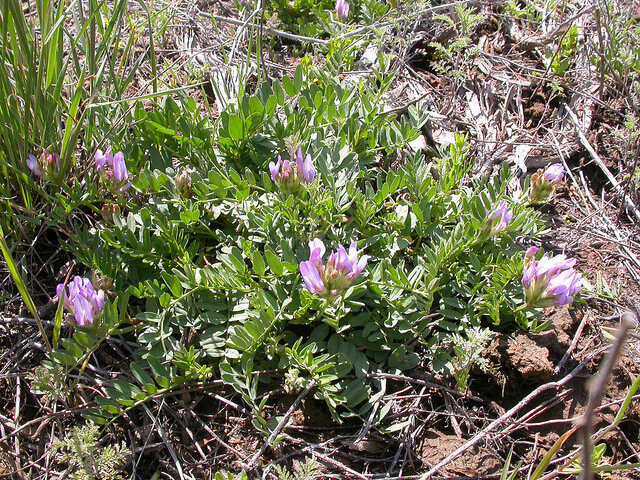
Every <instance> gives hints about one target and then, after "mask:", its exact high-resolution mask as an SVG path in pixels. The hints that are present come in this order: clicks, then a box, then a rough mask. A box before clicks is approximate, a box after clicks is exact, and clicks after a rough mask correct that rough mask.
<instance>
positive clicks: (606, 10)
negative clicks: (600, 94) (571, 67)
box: [590, 1, 640, 112]
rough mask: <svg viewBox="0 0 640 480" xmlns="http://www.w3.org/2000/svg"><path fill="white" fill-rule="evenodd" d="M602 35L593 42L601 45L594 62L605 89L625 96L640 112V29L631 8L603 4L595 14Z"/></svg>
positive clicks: (596, 51) (609, 3) (595, 37)
mask: <svg viewBox="0 0 640 480" xmlns="http://www.w3.org/2000/svg"><path fill="white" fill-rule="evenodd" d="M595 15H596V20H597V21H598V26H599V29H600V31H599V32H598V34H597V35H593V36H591V37H590V38H591V39H592V40H593V41H594V42H597V43H596V45H595V47H594V49H595V53H594V55H592V56H591V62H592V63H593V64H594V65H595V66H596V67H597V68H598V71H599V72H600V76H601V81H602V82H603V85H602V87H603V88H606V87H608V88H615V89H616V90H617V91H618V92H620V91H621V92H622V93H623V96H624V97H625V99H626V100H627V101H628V102H630V104H631V106H632V107H633V109H634V110H635V111H636V112H637V111H638V107H639V105H638V102H637V98H638V81H639V80H640V26H638V23H637V21H636V19H635V14H634V12H633V10H632V9H631V7H629V8H628V9H626V10H621V7H620V6H619V5H618V4H616V3H615V2H610V1H606V2H601V3H600V4H599V8H598V10H597V11H596V12H595Z"/></svg>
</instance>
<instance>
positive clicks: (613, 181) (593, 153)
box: [564, 103, 640, 221]
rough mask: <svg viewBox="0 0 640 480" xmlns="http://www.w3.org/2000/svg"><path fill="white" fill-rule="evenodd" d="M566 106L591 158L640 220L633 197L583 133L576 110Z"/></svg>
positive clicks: (639, 213)
mask: <svg viewBox="0 0 640 480" xmlns="http://www.w3.org/2000/svg"><path fill="white" fill-rule="evenodd" d="M564 108H565V110H566V111H567V113H568V114H569V118H570V119H571V121H572V122H573V125H574V127H575V129H576V133H577V134H578V138H579V140H580V143H581V144H582V146H583V147H584V148H585V149H586V150H587V152H589V155H591V158H592V159H593V161H594V162H595V164H596V165H597V166H598V167H599V168H600V170H602V173H604V174H605V176H606V177H607V179H608V180H609V182H610V183H611V185H613V189H614V190H615V191H616V193H617V194H618V195H620V196H621V197H622V201H623V202H624V203H625V205H626V206H627V208H629V210H630V211H631V212H632V213H633V215H634V216H635V217H636V219H638V221H640V211H638V209H637V208H636V206H635V204H634V203H633V202H632V201H631V199H630V198H629V197H628V196H627V195H625V192H624V190H623V188H622V186H621V185H620V183H618V181H617V180H616V179H615V177H614V176H613V174H612V173H611V172H610V171H609V169H608V168H607V166H606V165H605V164H604V162H603V161H602V159H601V158H600V156H599V155H598V154H597V153H596V151H595V150H594V149H593V147H592V146H591V144H590V143H589V140H587V137H585V135H584V133H582V128H581V127H580V123H579V122H578V117H577V116H576V114H575V113H574V111H573V110H571V107H570V106H569V105H568V104H566V103H565V104H564Z"/></svg>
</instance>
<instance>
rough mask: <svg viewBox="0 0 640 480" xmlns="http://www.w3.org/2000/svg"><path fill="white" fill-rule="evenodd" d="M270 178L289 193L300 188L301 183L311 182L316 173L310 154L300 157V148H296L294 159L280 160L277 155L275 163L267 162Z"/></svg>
mask: <svg viewBox="0 0 640 480" xmlns="http://www.w3.org/2000/svg"><path fill="white" fill-rule="evenodd" d="M269 173H270V174H271V180H273V181H274V182H277V183H278V185H279V186H280V188H281V189H282V190H283V191H285V192H289V193H293V192H296V191H298V190H300V189H301V187H302V184H303V183H311V182H312V181H313V179H314V177H315V175H316V169H315V168H314V167H313V162H312V161H311V155H307V156H306V157H305V158H303V157H302V150H300V149H298V152H297V153H296V161H295V162H293V161H290V160H282V157H280V155H278V161H277V162H276V163H273V162H269Z"/></svg>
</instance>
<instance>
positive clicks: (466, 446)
mask: <svg viewBox="0 0 640 480" xmlns="http://www.w3.org/2000/svg"><path fill="white" fill-rule="evenodd" d="M607 348H608V347H607ZM600 353H601V351H600V349H598V350H597V351H596V352H594V353H592V354H591V355H589V356H588V357H587V358H586V359H584V360H583V361H582V362H581V363H580V364H579V365H578V366H577V367H576V368H574V369H573V370H572V371H571V372H570V373H568V374H567V375H566V376H565V377H564V378H562V379H561V380H558V381H557V382H549V383H546V384H544V385H540V386H539V387H538V388H536V389H535V390H534V391H533V392H531V393H530V394H529V395H527V396H526V397H524V398H523V399H522V400H520V402H518V403H517V404H516V405H515V406H514V407H513V408H511V409H510V410H509V411H507V412H506V413H505V414H504V415H502V416H500V417H498V418H496V419H495V420H494V421H493V422H491V423H490V424H489V425H487V426H486V427H485V428H484V429H483V430H482V431H480V432H479V433H477V434H476V435H475V436H474V437H472V438H471V439H470V440H469V441H468V442H467V443H465V444H464V445H462V446H460V447H459V448H457V449H456V450H454V451H453V452H452V453H451V454H450V455H449V456H447V457H446V458H445V459H443V460H441V461H440V462H439V463H438V464H437V465H435V466H434V467H433V468H432V469H431V470H429V471H428V472H427V473H425V474H424V475H422V476H421V477H420V480H427V479H429V478H431V477H432V476H433V475H434V474H436V473H437V472H438V471H439V470H440V469H441V468H442V467H445V466H446V465H448V464H449V463H451V462H452V461H454V460H455V459H456V458H458V457H459V456H460V455H462V454H463V453H464V452H466V451H467V450H469V449H470V448H471V447H473V446H474V445H476V444H478V443H479V442H480V441H481V440H484V439H485V438H486V437H487V436H488V435H489V434H490V433H491V432H493V431H494V430H495V429H496V428H497V427H499V426H500V425H502V424H503V423H504V422H506V421H507V420H509V419H510V418H511V417H513V416H514V415H515V414H516V413H518V412H519V411H520V410H521V409H522V408H524V407H525V406H526V405H527V404H528V403H529V402H531V400H533V399H534V398H535V397H537V396H538V395H540V394H541V393H542V392H546V391H547V390H551V389H555V388H560V387H562V386H564V385H565V384H566V383H568V382H569V381H570V380H572V379H573V378H574V377H575V376H576V375H577V374H578V373H579V372H580V371H581V370H582V369H583V368H584V367H585V365H586V364H587V363H589V362H590V361H591V359H592V358H593V357H595V356H596V355H599V354H600Z"/></svg>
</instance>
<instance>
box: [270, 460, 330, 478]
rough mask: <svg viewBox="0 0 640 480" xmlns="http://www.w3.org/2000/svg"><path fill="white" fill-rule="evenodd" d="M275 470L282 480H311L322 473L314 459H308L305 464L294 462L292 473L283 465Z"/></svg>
mask: <svg viewBox="0 0 640 480" xmlns="http://www.w3.org/2000/svg"><path fill="white" fill-rule="evenodd" d="M274 469H275V471H276V473H277V474H278V478H279V479H280V480H311V479H313V478H315V477H316V476H318V475H319V473H320V470H319V469H318V465H317V464H316V462H315V461H314V460H313V458H307V459H305V461H304V462H300V461H298V460H294V461H293V471H292V472H288V471H287V470H286V469H285V468H284V467H283V466H282V465H276V466H275V467H274Z"/></svg>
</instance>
